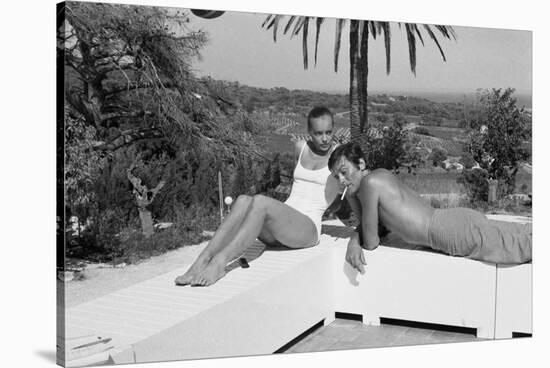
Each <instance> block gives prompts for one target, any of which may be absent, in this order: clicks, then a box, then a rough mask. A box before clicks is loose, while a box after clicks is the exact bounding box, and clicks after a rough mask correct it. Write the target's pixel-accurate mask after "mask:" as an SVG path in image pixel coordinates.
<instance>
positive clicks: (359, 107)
mask: <svg viewBox="0 0 550 368" xmlns="http://www.w3.org/2000/svg"><path fill="white" fill-rule="evenodd" d="M192 12H193V13H194V14H195V15H197V16H202V15H200V14H198V13H196V10H192ZM222 14H223V12H216V17H217V16H220V15H222ZM285 17H287V16H286V15H276V14H270V15H268V16H266V18H265V20H264V22H263V23H262V28H265V29H266V30H269V29H272V30H273V41H274V42H277V34H278V30H279V25H280V24H282V22H283V20H284V18H285ZM324 21H325V18H321V17H308V16H294V15H293V16H290V18H289V19H288V21H287V22H286V25H285V27H284V29H283V34H287V33H289V31H290V30H291V28H292V31H291V32H290V36H291V37H293V36H297V35H298V34H300V33H301V34H302V52H303V62H304V69H307V68H308V65H309V54H308V35H309V25H310V23H312V22H314V23H315V27H316V28H315V54H314V61H315V65H317V50H318V45H319V35H320V31H321V27H322V25H323V23H324ZM346 22H347V20H346V19H336V23H335V30H336V37H335V43H334V71H335V72H338V60H339V55H340V46H341V41H342V33H343V30H344V27H345V25H346ZM349 23H350V24H349V43H350V46H349V55H350V84H349V98H350V132H351V139H352V141H355V142H357V143H359V144H360V145H361V146H362V147H363V148H366V146H367V142H368V136H369V131H370V130H369V125H368V109H367V97H368V92H367V87H368V73H369V64H368V54H369V36H372V38H373V39H374V40H376V37H378V36H380V35H382V36H383V38H384V46H385V51H386V53H385V54H386V73H387V74H389V73H390V65H391V52H390V48H391V28H390V22H378V21H369V20H356V19H351V20H349ZM398 26H399V29H403V28H404V29H405V32H406V35H407V41H408V46H409V64H410V67H411V71H412V73H413V74H414V75H416V41H417V39H419V40H420V42H421V43H422V45H423V46H424V38H423V36H422V32H421V31H420V30H421V29H422V28H423V29H424V31H425V33H427V34H428V37H429V38H431V39H432V41H433V42H434V43H435V44H436V46H437V48H438V49H439V52H440V53H441V57H442V58H443V61H446V57H445V53H444V52H443V49H442V47H441V44H440V43H439V40H438V39H437V36H436V34H435V32H434V29H435V30H437V31H438V32H439V33H441V35H442V36H443V37H444V38H447V39H451V38H452V39H454V40H456V34H455V32H454V29H453V28H452V27H451V26H442V25H427V24H421V25H419V24H414V23H398Z"/></svg>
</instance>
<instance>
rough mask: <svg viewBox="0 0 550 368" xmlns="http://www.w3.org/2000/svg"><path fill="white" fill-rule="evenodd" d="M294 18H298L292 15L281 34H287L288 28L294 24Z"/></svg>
mask: <svg viewBox="0 0 550 368" xmlns="http://www.w3.org/2000/svg"><path fill="white" fill-rule="evenodd" d="M296 18H298V17H297V16H296V15H293V16H291V17H290V19H289V20H288V23H287V24H286V26H285V29H284V30H283V34H285V35H286V34H287V32H288V30H289V29H290V26H291V25H292V23H294V21H295V20H296Z"/></svg>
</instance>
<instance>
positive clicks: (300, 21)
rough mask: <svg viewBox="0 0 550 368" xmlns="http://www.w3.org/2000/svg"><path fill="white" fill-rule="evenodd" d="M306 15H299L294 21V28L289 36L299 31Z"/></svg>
mask: <svg viewBox="0 0 550 368" xmlns="http://www.w3.org/2000/svg"><path fill="white" fill-rule="evenodd" d="M306 18H307V17H299V18H298V22H296V25H295V26H294V29H293V30H292V34H291V35H290V36H291V37H294V36H296V35H297V34H298V33H300V31H301V30H302V27H303V26H304V23H305V21H306Z"/></svg>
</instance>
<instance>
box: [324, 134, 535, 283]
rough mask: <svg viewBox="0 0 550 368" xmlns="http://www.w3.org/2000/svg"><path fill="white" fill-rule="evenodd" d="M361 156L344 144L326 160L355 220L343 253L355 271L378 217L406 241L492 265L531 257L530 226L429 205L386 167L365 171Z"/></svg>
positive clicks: (375, 241)
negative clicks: (341, 187)
mask: <svg viewBox="0 0 550 368" xmlns="http://www.w3.org/2000/svg"><path fill="white" fill-rule="evenodd" d="M363 157H364V156H363V152H362V151H361V148H360V147H359V146H358V145H356V144H353V143H347V144H344V145H341V146H339V147H337V148H336V149H335V150H334V152H333V153H332V154H331V156H330V158H329V162H328V166H329V168H330V170H331V171H332V173H333V175H334V176H335V177H336V178H337V179H338V180H339V181H340V184H341V185H343V186H345V187H346V189H345V191H346V199H347V200H348V202H349V204H350V207H351V209H352V210H353V212H354V213H355V215H356V216H357V218H358V219H360V223H359V226H358V231H357V232H356V233H354V235H353V236H352V238H351V239H350V241H349V243H348V248H347V252H346V261H347V262H349V263H350V264H351V266H353V267H354V268H355V269H357V270H358V271H359V272H361V273H363V272H364V265H365V264H366V262H365V258H364V255H363V251H362V249H361V246H363V247H364V248H366V249H368V250H374V249H375V248H376V247H378V245H379V242H380V238H379V236H378V221H379V220H380V222H381V223H382V224H383V225H384V226H385V227H386V228H387V229H388V230H390V231H392V232H394V233H396V234H397V235H399V237H401V238H402V239H403V240H404V241H406V242H408V243H412V244H418V245H423V246H427V247H430V248H432V249H435V250H438V251H441V252H444V253H447V254H450V255H453V256H463V257H467V258H471V259H475V260H479V261H484V262H491V263H498V264H518V263H525V262H530V261H531V243H532V226H531V224H518V223H509V222H499V221H491V220H488V219H487V218H486V217H485V215H483V214H481V213H479V212H476V211H474V210H472V209H469V208H448V209H434V208H432V207H431V206H430V205H429V204H428V203H427V202H426V201H425V200H423V199H422V198H421V197H420V196H419V195H418V194H417V193H415V192H414V191H413V190H412V189H411V188H409V187H407V186H406V185H405V184H403V183H402V182H401V181H400V180H399V179H398V178H397V177H396V176H395V175H393V174H392V173H391V172H390V171H388V170H385V169H376V170H373V171H369V170H367V169H366V166H365V160H364V158H363Z"/></svg>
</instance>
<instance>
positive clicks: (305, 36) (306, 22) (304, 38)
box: [302, 17, 309, 69]
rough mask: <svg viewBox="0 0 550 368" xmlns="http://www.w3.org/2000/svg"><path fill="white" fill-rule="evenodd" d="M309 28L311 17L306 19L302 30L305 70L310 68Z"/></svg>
mask: <svg viewBox="0 0 550 368" xmlns="http://www.w3.org/2000/svg"><path fill="white" fill-rule="evenodd" d="M308 28H309V17H305V19H304V25H303V30H302V53H303V54H304V69H307V66H308V54H307V36H308Z"/></svg>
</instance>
